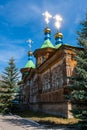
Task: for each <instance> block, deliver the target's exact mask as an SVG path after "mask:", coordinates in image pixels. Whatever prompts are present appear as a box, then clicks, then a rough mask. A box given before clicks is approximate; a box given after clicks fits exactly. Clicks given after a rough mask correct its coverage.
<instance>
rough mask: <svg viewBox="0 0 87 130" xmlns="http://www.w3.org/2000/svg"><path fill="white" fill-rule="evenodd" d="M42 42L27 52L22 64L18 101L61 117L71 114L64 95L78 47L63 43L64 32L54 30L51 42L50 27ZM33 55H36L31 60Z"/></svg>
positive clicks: (69, 105) (68, 102)
mask: <svg viewBox="0 0 87 130" xmlns="http://www.w3.org/2000/svg"><path fill="white" fill-rule="evenodd" d="M44 34H45V38H44V43H43V44H42V46H41V48H38V49H36V50H35V51H34V53H32V51H29V52H28V57H29V58H28V62H27V64H26V65H25V67H24V68H21V73H22V81H23V82H22V84H21V85H20V87H21V96H20V99H21V102H22V103H23V104H26V105H28V107H29V108H30V109H32V110H34V111H40V112H45V113H49V114H53V115H59V116H62V117H67V118H70V117H72V115H71V113H70V110H71V109H72V104H71V103H70V101H68V100H66V98H65V95H66V94H68V93H70V92H69V90H68V86H69V85H70V84H71V81H70V78H71V76H73V75H74V74H75V66H76V61H75V59H74V56H75V55H76V53H75V51H76V50H78V49H79V48H78V47H74V46H71V45H69V44H64V43H63V34H62V33H60V32H57V33H56V34H55V36H54V37H55V41H56V42H55V45H53V44H52V42H51V39H50V35H51V29H50V28H49V27H46V28H45V29H44ZM32 55H34V57H35V58H36V64H34V63H33V60H32Z"/></svg>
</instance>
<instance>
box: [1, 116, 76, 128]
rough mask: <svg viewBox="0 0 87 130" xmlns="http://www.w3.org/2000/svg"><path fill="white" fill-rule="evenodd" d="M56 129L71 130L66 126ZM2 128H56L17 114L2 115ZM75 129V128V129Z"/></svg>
mask: <svg viewBox="0 0 87 130" xmlns="http://www.w3.org/2000/svg"><path fill="white" fill-rule="evenodd" d="M55 129H56V130H70V129H66V128H62V129H58V128H55ZM0 130H54V128H50V129H48V128H45V127H42V126H40V125H39V124H38V123H36V122H34V121H31V120H27V119H24V118H21V117H19V116H16V115H6V116H2V115H0ZM73 130H74V129H73Z"/></svg>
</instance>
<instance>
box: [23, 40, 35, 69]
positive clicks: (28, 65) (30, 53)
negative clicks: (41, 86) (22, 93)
mask: <svg viewBox="0 0 87 130" xmlns="http://www.w3.org/2000/svg"><path fill="white" fill-rule="evenodd" d="M26 42H28V43H29V44H28V46H29V51H28V62H27V63H26V65H25V68H35V64H34V63H33V61H32V60H33V58H32V55H33V53H32V51H31V47H32V45H31V44H32V40H31V39H29V40H27V41H26Z"/></svg>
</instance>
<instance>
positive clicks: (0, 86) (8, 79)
mask: <svg viewBox="0 0 87 130" xmlns="http://www.w3.org/2000/svg"><path fill="white" fill-rule="evenodd" d="M18 79H19V71H18V69H17V68H16V65H15V60H14V59H13V58H11V59H10V60H9V62H8V67H6V68H5V69H4V72H3V73H2V80H1V81H0V109H1V111H3V112H6V111H10V109H11V105H12V100H13V98H14V91H15V88H16V87H17V81H18Z"/></svg>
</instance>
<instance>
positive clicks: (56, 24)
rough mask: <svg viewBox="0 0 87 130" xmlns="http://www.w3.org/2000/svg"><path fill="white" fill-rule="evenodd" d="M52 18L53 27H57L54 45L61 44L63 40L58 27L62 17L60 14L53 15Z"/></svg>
mask: <svg viewBox="0 0 87 130" xmlns="http://www.w3.org/2000/svg"><path fill="white" fill-rule="evenodd" d="M54 19H55V27H56V28H57V33H56V34H55V35H54V38H55V40H56V43H55V44H56V45H58V44H62V43H63V41H62V39H63V34H62V33H60V31H59V29H60V27H61V21H62V17H61V16H60V15H55V16H54Z"/></svg>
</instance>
